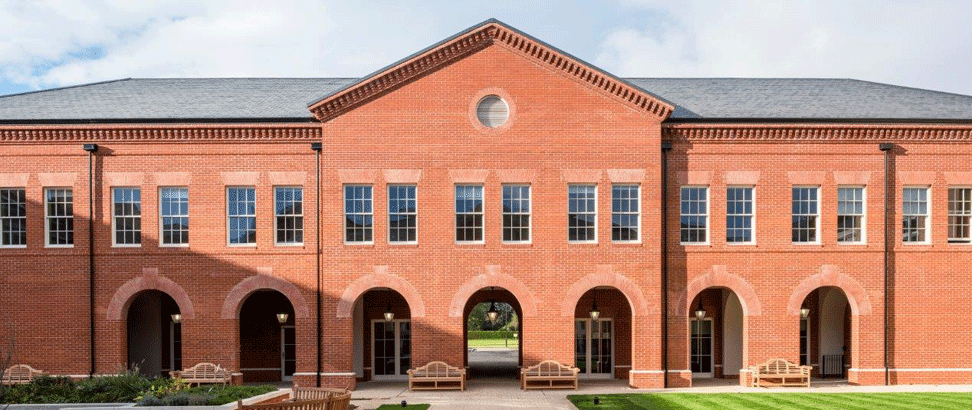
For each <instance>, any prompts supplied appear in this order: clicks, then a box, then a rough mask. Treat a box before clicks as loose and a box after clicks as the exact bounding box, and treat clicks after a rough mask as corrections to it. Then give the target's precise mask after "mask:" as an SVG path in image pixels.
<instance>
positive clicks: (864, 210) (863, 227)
mask: <svg viewBox="0 0 972 410" xmlns="http://www.w3.org/2000/svg"><path fill="white" fill-rule="evenodd" d="M841 189H860V190H861V214H860V217H861V240H859V241H841V240H840V225H839V223H840V217H841V216H856V214H845V215H842V214H841V213H840V190H841ZM837 220H838V222H837V223H838V225H837V234H838V235H837V243H838V244H841V245H867V187H866V186H864V185H838V186H837Z"/></svg>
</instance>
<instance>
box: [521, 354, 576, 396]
mask: <svg viewBox="0 0 972 410" xmlns="http://www.w3.org/2000/svg"><path fill="white" fill-rule="evenodd" d="M578 373H580V369H578V368H576V367H571V366H565V365H562V364H560V363H558V362H556V361H553V360H545V361H542V362H540V363H539V364H537V365H535V366H530V367H527V368H525V369H523V370H521V371H520V387H521V388H522V389H523V390H526V389H574V390H576V389H577V374H578Z"/></svg>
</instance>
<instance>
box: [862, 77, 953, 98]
mask: <svg viewBox="0 0 972 410" xmlns="http://www.w3.org/2000/svg"><path fill="white" fill-rule="evenodd" d="M850 80H851V81H857V82H861V83H868V84H877V85H884V86H888V87H894V88H901V89H906V90H915V91H925V92H930V93H936V94H945V95H953V96H956V97H965V98H972V95H968V94H959V93H953V92H949V91H941V90H932V89H930V88H918V87H911V86H907V85H898V84H891V83H879V82H877V81H871V80H860V79H856V78H851V79H850Z"/></svg>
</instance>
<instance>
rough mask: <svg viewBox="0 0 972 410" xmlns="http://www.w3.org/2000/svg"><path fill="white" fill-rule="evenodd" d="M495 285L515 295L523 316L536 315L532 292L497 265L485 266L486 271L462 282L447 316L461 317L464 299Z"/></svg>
mask: <svg viewBox="0 0 972 410" xmlns="http://www.w3.org/2000/svg"><path fill="white" fill-rule="evenodd" d="M488 287H497V288H503V289H506V290H507V291H509V292H510V293H512V294H513V296H515V297H516V301H517V302H519V303H520V309H521V310H522V311H523V316H524V317H536V316H537V303H536V300H535V299H534V297H533V292H530V289H529V288H527V287H526V285H524V284H523V282H520V281H519V280H517V279H516V278H514V277H512V276H510V275H507V274H505V273H502V272H500V267H499V266H497V265H488V266H486V273H484V274H481V275H478V276H476V277H474V278H472V279H469V280H468V281H466V283H463V284H462V286H460V287H459V290H457V291H456V294H455V296H453V297H452V303H450V304H449V317H463V313H464V309H465V307H466V301H468V300H469V298H470V297H472V295H473V294H474V293H476V292H477V291H479V290H480V289H483V288H488Z"/></svg>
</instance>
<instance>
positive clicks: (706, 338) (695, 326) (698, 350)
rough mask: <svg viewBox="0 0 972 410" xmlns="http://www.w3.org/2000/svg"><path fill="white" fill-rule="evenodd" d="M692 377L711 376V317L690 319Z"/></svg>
mask: <svg viewBox="0 0 972 410" xmlns="http://www.w3.org/2000/svg"><path fill="white" fill-rule="evenodd" d="M691 344H692V355H691V357H692V377H700V378H701V377H712V376H713V373H712V367H713V365H712V319H708V318H707V319H702V320H698V319H692V338H691Z"/></svg>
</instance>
